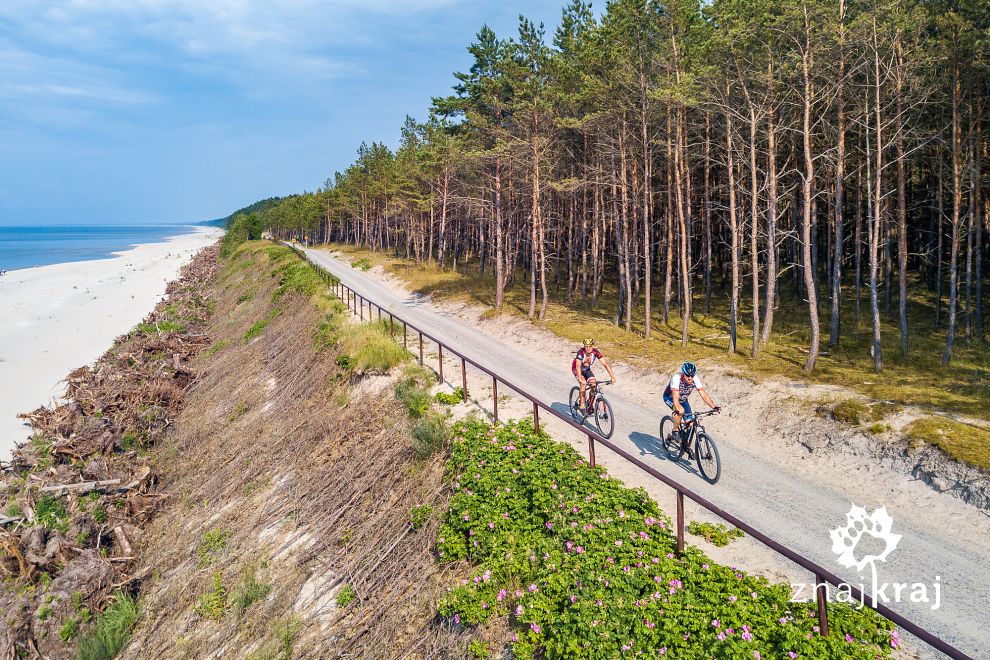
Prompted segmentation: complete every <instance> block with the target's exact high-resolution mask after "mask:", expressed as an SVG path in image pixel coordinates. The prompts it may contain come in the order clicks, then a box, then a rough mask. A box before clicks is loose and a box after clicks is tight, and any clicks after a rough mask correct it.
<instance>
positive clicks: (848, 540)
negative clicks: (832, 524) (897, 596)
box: [829, 504, 901, 571]
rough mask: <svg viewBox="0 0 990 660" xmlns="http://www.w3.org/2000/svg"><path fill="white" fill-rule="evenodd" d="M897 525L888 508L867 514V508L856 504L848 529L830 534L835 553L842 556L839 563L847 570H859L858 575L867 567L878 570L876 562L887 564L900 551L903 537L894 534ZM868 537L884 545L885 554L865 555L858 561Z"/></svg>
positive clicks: (843, 528) (852, 509)
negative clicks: (859, 550)
mask: <svg viewBox="0 0 990 660" xmlns="http://www.w3.org/2000/svg"><path fill="white" fill-rule="evenodd" d="M893 524H894V519H893V518H891V517H890V514H888V513H887V507H884V506H882V507H880V508H879V509H876V510H875V511H874V512H873V513H872V514H867V513H866V508H865V507H861V506H856V505H855V504H853V505H852V508H850V509H849V513H847V514H846V526H845V527H838V528H836V529H833V530H831V531H830V532H829V536H830V537H831V538H832V552H834V553H835V554H837V555H839V558H838V560H837V561H838V562H839V564H840V565H842V566H845V567H846V568H855V569H856V570H857V571H862V570H863V569H864V568H866V567H867V565H869V566H870V567H871V568H873V569H874V570H875V569H876V566H875V562H877V561H887V555H889V554H890V553H891V552H893V551H894V549H895V548H897V544H898V542H899V541H900V540H901V535H900V534H894V533H892V532H891V531H890V529H891V527H892V526H893ZM864 534H869V535H870V536H872V537H874V538H876V539H880V540H881V541H883V542H884V549H883V552H881V553H880V554H878V555H864V556H863V557H862V558H860V559H857V558H856V546H857V545H858V544H859V541H860V539H862V538H863V535H864Z"/></svg>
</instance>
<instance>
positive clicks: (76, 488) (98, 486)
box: [41, 479, 120, 495]
mask: <svg viewBox="0 0 990 660" xmlns="http://www.w3.org/2000/svg"><path fill="white" fill-rule="evenodd" d="M119 485H120V479H106V480H105V481H83V482H80V483H78V484H57V485H55V486H43V487H42V488H41V492H42V493H58V494H59V495H68V494H69V493H75V494H77V495H85V494H86V493H88V492H90V491H94V490H105V489H106V488H108V487H109V486H119Z"/></svg>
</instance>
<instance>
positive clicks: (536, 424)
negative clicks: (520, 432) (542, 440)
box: [533, 401, 540, 435]
mask: <svg viewBox="0 0 990 660" xmlns="http://www.w3.org/2000/svg"><path fill="white" fill-rule="evenodd" d="M533 433H535V434H536V435H539V434H540V406H539V405H537V403H536V401H534V402H533Z"/></svg>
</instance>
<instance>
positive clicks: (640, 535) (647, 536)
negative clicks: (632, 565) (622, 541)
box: [639, 532, 650, 541]
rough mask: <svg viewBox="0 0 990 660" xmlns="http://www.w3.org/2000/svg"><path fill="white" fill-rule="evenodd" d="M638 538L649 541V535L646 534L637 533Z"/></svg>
mask: <svg viewBox="0 0 990 660" xmlns="http://www.w3.org/2000/svg"><path fill="white" fill-rule="evenodd" d="M639 538H641V539H643V540H644V541H649V540H650V535H649V534H647V533H646V532H640V533H639Z"/></svg>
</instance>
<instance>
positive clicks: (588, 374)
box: [581, 365, 595, 380]
mask: <svg viewBox="0 0 990 660" xmlns="http://www.w3.org/2000/svg"><path fill="white" fill-rule="evenodd" d="M581 375H582V376H584V379H585V380H588V379H589V378H594V377H595V374H593V373H592V372H591V367H586V366H584V365H581Z"/></svg>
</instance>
